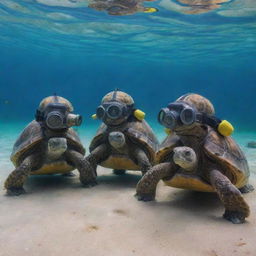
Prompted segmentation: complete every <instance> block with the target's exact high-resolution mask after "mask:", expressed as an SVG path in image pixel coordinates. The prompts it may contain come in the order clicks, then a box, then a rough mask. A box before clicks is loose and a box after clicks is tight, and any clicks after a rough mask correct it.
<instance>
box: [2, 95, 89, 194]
mask: <svg viewBox="0 0 256 256" xmlns="http://www.w3.org/2000/svg"><path fill="white" fill-rule="evenodd" d="M71 112H73V106H72V104H71V103H70V102H69V101H68V100H67V99H65V98H63V97H60V96H49V97H47V98H45V99H43V100H42V101H41V103H40V105H39V108H38V109H37V113H36V120H33V121H32V122H30V123H29V124H28V125H27V127H25V129H24V130H23V131H22V133H21V134H20V136H19V137H18V139H17V141H16V142H15V144H14V147H13V151H12V154H11V161H12V162H13V164H14V166H15V170H14V171H13V172H12V173H11V174H10V175H9V176H8V178H7V179H6V181H5V188H6V189H7V195H20V194H22V193H24V192H25V190H24V188H23V184H24V183H25V181H26V179H27V178H28V176H30V175H41V174H42V175H43V174H68V173H70V172H71V171H72V170H74V169H76V168H77V169H78V171H79V172H80V181H81V182H82V183H83V184H84V185H91V184H92V185H93V179H91V176H90V175H91V174H87V172H86V168H85V167H86V163H87V162H86V161H85V160H84V155H85V149H84V147H83V145H82V143H81V141H80V139H79V137H78V134H77V133H76V132H75V130H73V129H72V128H71V126H74V125H80V124H81V122H82V120H81V116H79V115H74V114H72V113H71Z"/></svg>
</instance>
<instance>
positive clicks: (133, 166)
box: [86, 90, 158, 174]
mask: <svg viewBox="0 0 256 256" xmlns="http://www.w3.org/2000/svg"><path fill="white" fill-rule="evenodd" d="M144 116H145V114H144V113H143V112H142V111H141V110H138V109H135V106H134V100H133V98H132V97H131V96H130V95H128V94H127V93H125V92H122V91H119V90H116V91H112V92H110V93H108V94H107V95H105V96H104V97H103V99H102V102H101V105H100V106H99V107H98V108H97V114H95V115H94V118H97V119H100V120H102V121H103V123H102V124H101V125H100V127H99V129H98V131H97V133H96V136H95V137H94V138H93V140H92V142H91V144H90V147H89V150H90V155H89V156H87V157H86V160H87V161H88V162H89V163H90V164H91V168H90V172H93V173H95V172H96V168H97V165H101V166H103V167H107V168H112V169H114V173H115V174H124V173H125V171H126V170H140V171H141V172H142V174H145V173H146V172H147V170H148V169H149V168H150V167H151V166H152V165H153V163H154V161H155V152H156V150H157V146H158V141H157V138H156V137H155V135H154V133H153V131H152V129H151V127H150V126H149V125H148V123H147V122H146V121H145V120H144Z"/></svg>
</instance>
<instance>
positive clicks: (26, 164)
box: [4, 155, 42, 196]
mask: <svg viewBox="0 0 256 256" xmlns="http://www.w3.org/2000/svg"><path fill="white" fill-rule="evenodd" d="M41 166H42V156H39V155H31V156H28V157H27V158H25V159H24V160H23V162H22V163H21V164H20V165H19V166H18V167H17V168H16V169H15V170H14V171H13V172H11V173H10V175H9V176H8V178H7V179H6V181H5V183H4V187H5V188H6V190H7V192H6V194H7V195H8V196H19V195H21V194H24V193H25V190H24V188H23V185H24V183H25V181H26V180H27V178H28V176H29V174H30V172H31V171H32V170H33V169H39V168H40V167H41Z"/></svg>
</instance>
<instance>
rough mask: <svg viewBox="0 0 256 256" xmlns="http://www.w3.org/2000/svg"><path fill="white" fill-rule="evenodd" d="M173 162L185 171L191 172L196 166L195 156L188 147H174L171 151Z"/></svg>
mask: <svg viewBox="0 0 256 256" xmlns="http://www.w3.org/2000/svg"><path fill="white" fill-rule="evenodd" d="M173 161H174V163H175V164H177V165H179V166H180V167H181V168H183V169H184V170H186V171H193V170H195V169H196V166H197V156H196V153H195V151H194V150H193V149H192V148H190V147H176V148H174V149H173Z"/></svg>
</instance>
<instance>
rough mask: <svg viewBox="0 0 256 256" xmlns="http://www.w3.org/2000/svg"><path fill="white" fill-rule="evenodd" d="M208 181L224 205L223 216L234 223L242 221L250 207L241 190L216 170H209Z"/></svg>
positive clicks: (247, 214) (248, 212)
mask: <svg viewBox="0 0 256 256" xmlns="http://www.w3.org/2000/svg"><path fill="white" fill-rule="evenodd" d="M210 182H211V184H212V186H213V187H214V188H215V190H216V192H217V193H218V195H219V197H220V200H221V201H222V202H223V204H224V206H225V213H224V215H223V217H224V218H225V219H227V220H229V221H231V222H233V223H234V224H239V223H243V222H244V221H245V218H246V217H248V216H249V214H250V209H249V206H248V204H247V203H246V202H245V200H244V199H243V197H242V195H241V192H240V191H239V189H237V188H236V187H235V186H234V185H233V184H232V183H231V181H230V180H229V179H228V178H227V177H226V176H225V175H223V174H222V173H221V172H220V171H218V170H212V171H211V172H210Z"/></svg>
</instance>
